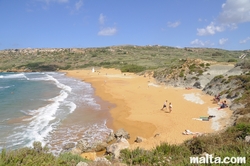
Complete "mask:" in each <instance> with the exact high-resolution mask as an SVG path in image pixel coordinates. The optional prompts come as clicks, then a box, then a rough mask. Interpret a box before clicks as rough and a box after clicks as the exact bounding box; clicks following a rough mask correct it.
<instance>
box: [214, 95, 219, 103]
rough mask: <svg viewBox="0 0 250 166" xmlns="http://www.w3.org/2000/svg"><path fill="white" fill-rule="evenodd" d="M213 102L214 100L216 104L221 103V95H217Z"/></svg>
mask: <svg viewBox="0 0 250 166" xmlns="http://www.w3.org/2000/svg"><path fill="white" fill-rule="evenodd" d="M213 100H214V101H215V102H220V94H218V95H215V96H214V99H213Z"/></svg>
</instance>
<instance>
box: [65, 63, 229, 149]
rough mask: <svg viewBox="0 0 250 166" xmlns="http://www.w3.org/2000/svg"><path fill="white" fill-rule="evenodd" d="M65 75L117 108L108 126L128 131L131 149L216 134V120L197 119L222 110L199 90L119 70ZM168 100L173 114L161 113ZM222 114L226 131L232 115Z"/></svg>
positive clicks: (100, 70)
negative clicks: (139, 139) (85, 84)
mask: <svg viewBox="0 0 250 166" xmlns="http://www.w3.org/2000/svg"><path fill="white" fill-rule="evenodd" d="M63 72H66V73H67V76H69V77H74V78H77V79H81V80H83V81H85V82H88V83H91V85H92V86H93V87H94V89H95V94H96V95H97V96H99V97H101V98H102V99H103V100H105V101H108V102H110V103H113V104H115V105H116V106H115V107H114V108H110V113H111V116H112V120H111V121H110V122H108V124H107V125H108V127H110V128H111V129H113V130H114V131H116V130H118V129H120V128H123V129H125V130H126V131H128V132H129V134H130V136H131V138H130V140H129V142H130V144H131V148H136V147H140V148H144V149H151V148H153V147H155V146H156V145H159V144H160V143H161V142H168V143H171V144H175V143H176V144H178V143H182V142H183V141H184V140H186V139H189V138H192V137H193V135H183V134H182V132H183V131H184V130H186V129H188V130H190V131H193V132H201V133H212V132H216V131H215V130H214V129H213V128H212V126H213V124H212V120H210V121H200V120H194V119H193V118H199V117H201V116H203V117H204V116H209V114H208V109H209V108H216V107H217V108H218V107H219V106H218V105H217V104H214V103H212V101H211V100H212V98H213V97H212V96H209V95H205V94H203V93H202V91H201V90H199V89H189V90H188V89H185V88H181V87H168V86H165V85H158V84H157V83H156V82H155V80H154V79H153V78H150V77H147V76H146V77H145V76H138V75H136V74H132V73H121V71H119V70H115V69H103V68H101V69H98V70H95V72H92V70H91V69H89V70H87V69H85V70H69V71H63ZM165 100H168V103H167V104H169V103H170V102H171V103H172V105H173V110H172V112H171V113H169V112H168V111H169V108H168V106H167V109H165V110H161V108H162V106H163V103H164V101H165ZM215 110H216V109H215ZM218 111H221V112H222V111H223V113H224V114H223V119H224V120H223V121H221V123H218V122H217V125H218V124H219V125H220V127H223V126H224V125H225V123H226V121H225V119H229V117H230V116H231V111H230V110H229V109H228V108H227V109H223V110H218ZM215 113H216V112H215ZM222 122H223V123H222ZM217 127H218V126H217ZM137 136H140V137H143V138H145V139H144V141H143V142H141V143H135V142H134V141H135V139H136V137H137Z"/></svg>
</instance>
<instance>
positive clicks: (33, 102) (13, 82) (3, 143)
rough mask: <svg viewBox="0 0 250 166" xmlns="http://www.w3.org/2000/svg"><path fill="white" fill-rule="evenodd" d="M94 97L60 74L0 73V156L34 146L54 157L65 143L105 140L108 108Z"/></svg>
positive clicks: (90, 89) (89, 88)
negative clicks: (44, 149) (48, 151)
mask: <svg viewBox="0 0 250 166" xmlns="http://www.w3.org/2000/svg"><path fill="white" fill-rule="evenodd" d="M94 92H95V89H94V88H93V87H92V86H91V84H89V83H86V82H84V81H82V80H78V79H75V78H71V77H67V76H66V75H65V73H62V72H30V73H26V72H25V73H14V72H9V73H8V72H7V73H0V151H1V150H2V149H7V150H11V149H17V148H22V147H32V145H33V142H34V141H40V142H41V143H42V146H45V145H46V146H47V147H49V149H50V151H51V152H52V153H54V154H55V155H58V154H60V153H61V152H62V147H63V146H64V145H65V144H67V143H72V142H73V143H75V144H76V143H77V141H78V140H80V139H85V140H88V141H89V143H92V142H94V141H96V140H103V139H105V138H106V137H107V135H108V134H109V133H110V132H112V129H111V127H110V126H109V125H108V124H111V123H112V118H111V115H110V113H109V110H110V109H111V108H112V107H114V105H112V104H111V103H108V102H107V101H103V100H102V99H101V98H99V97H98V96H95V94H94Z"/></svg>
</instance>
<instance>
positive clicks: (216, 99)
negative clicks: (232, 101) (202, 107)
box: [213, 94, 228, 109]
mask: <svg viewBox="0 0 250 166" xmlns="http://www.w3.org/2000/svg"><path fill="white" fill-rule="evenodd" d="M220 100H221V95H220V94H218V95H215V96H214V98H213V101H215V102H217V103H218V104H219V105H220V107H219V108H218V109H222V108H227V107H228V105H227V101H226V100H224V101H222V102H220ZM219 102H220V103H219Z"/></svg>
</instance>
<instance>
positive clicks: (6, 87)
mask: <svg viewBox="0 0 250 166" xmlns="http://www.w3.org/2000/svg"><path fill="white" fill-rule="evenodd" d="M12 86H13V85H12ZM12 86H0V89H8V88H10V87H12Z"/></svg>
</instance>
